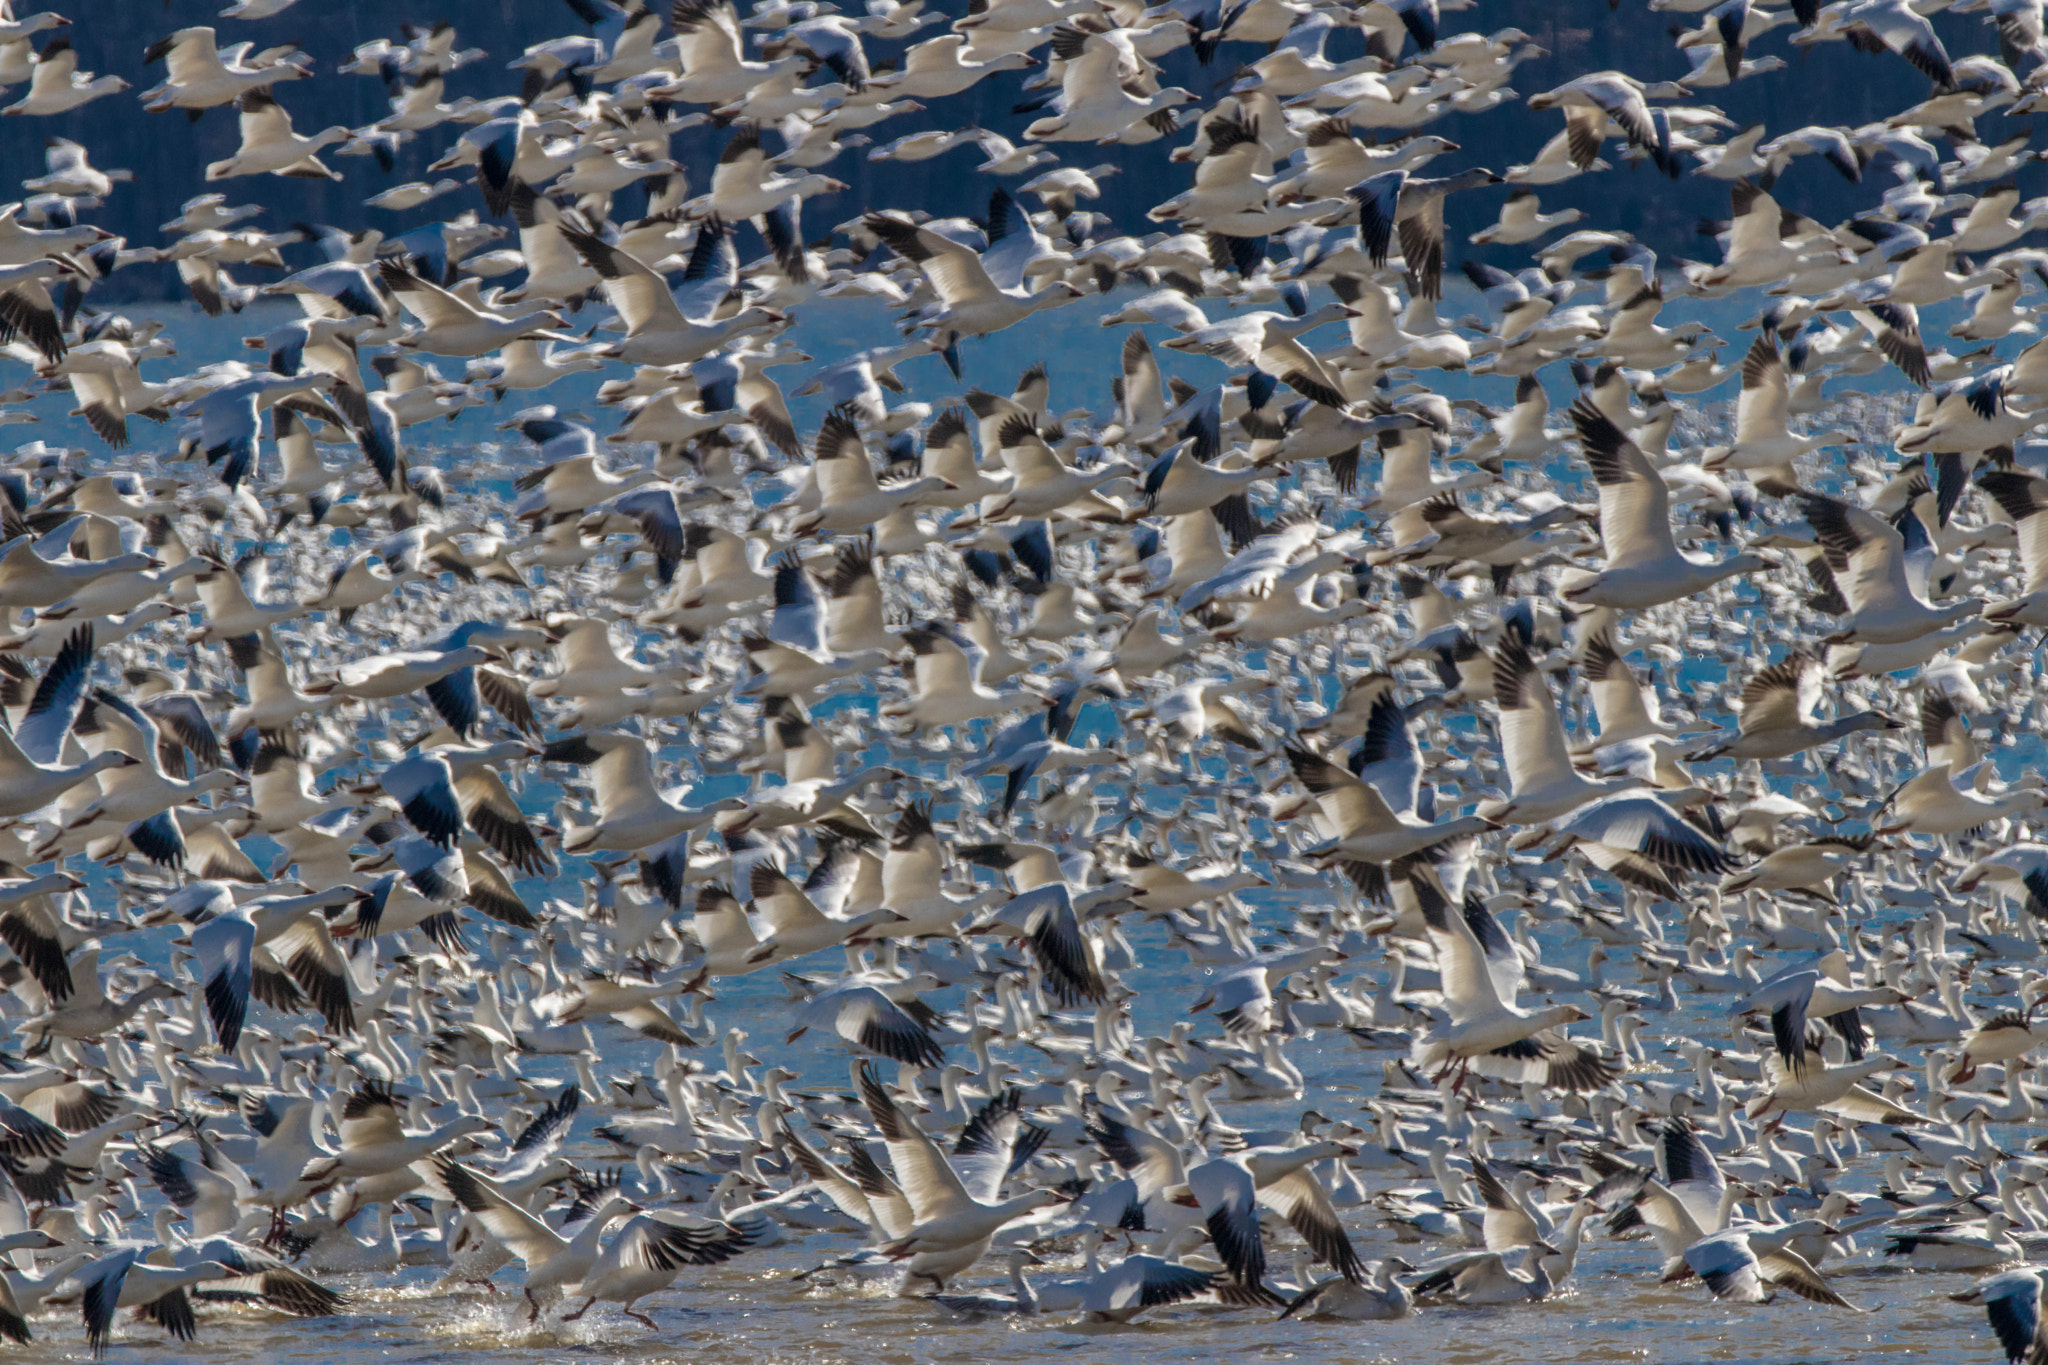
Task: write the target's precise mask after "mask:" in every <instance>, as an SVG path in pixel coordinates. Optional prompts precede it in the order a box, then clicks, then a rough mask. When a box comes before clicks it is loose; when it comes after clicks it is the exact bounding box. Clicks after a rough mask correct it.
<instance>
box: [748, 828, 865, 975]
mask: <svg viewBox="0 0 2048 1365" xmlns="http://www.w3.org/2000/svg"><path fill="white" fill-rule="evenodd" d="M860 857H861V855H860V852H859V850H858V849H856V848H855V847H853V846H852V845H851V844H848V843H845V842H842V841H834V842H832V843H829V844H823V845H821V848H820V852H819V858H818V865H817V866H816V867H814V868H812V869H811V874H810V876H809V877H807V878H806V879H805V880H804V884H803V885H802V886H798V885H797V884H796V883H795V882H793V881H791V880H790V879H789V878H788V877H787V876H785V875H783V873H782V871H781V870H780V869H778V868H777V867H776V866H775V865H774V864H773V863H768V862H760V863H756V864H755V865H754V871H753V876H752V878H751V880H750V882H749V890H750V891H751V892H752V893H753V897H754V908H755V910H756V911H757V912H759V913H760V915H761V917H762V918H763V919H765V920H766V921H767V922H768V925H769V928H770V929H771V931H772V933H771V936H770V937H768V938H766V939H763V940H762V942H761V946H760V947H758V948H756V949H755V950H754V951H753V952H752V953H750V954H749V955H748V956H749V958H759V959H761V960H763V961H769V962H785V961H788V960H790V959H792V958H798V957H804V956H806V955H808V954H810V953H814V952H818V951H820V950H822V949H825V948H834V947H838V946H840V945H842V944H854V943H861V942H865V941H866V940H867V939H868V938H869V937H870V931H871V930H873V929H875V928H877V927H878V926H883V925H887V924H890V923H893V922H895V920H896V918H897V916H896V914H895V912H893V911H890V910H870V911H868V912H867V913H865V914H862V915H856V916H854V917H852V918H851V919H842V918H840V917H839V912H840V911H841V910H842V909H843V908H844V906H845V903H846V898H847V894H848V893H849V892H850V891H851V890H852V889H853V878H854V875H855V873H856V872H858V870H859V866H858V865H859V862H860Z"/></svg>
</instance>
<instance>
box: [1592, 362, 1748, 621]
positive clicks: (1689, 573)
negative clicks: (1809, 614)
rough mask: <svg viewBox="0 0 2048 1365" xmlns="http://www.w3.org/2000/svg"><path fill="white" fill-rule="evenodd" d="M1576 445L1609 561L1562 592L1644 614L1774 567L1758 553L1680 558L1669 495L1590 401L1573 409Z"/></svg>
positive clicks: (1638, 452) (1641, 456)
mask: <svg viewBox="0 0 2048 1365" xmlns="http://www.w3.org/2000/svg"><path fill="white" fill-rule="evenodd" d="M1572 424H1573V426H1574V427H1575V428H1576V429H1577V431H1578V436H1579V448H1580V449H1581V450H1582V451H1583V452H1584V454H1585V457H1586V463H1587V465H1588V466H1590V467H1591V469H1592V471H1593V481H1594V482H1595V483H1596V484H1598V485H1599V488H1600V543H1601V545H1602V546H1603V547H1604V548H1605V549H1606V551H1607V562H1606V563H1605V564H1603V565H1602V566H1601V569H1600V572H1599V573H1598V574H1596V575H1595V576H1594V577H1593V578H1592V579H1590V580H1588V581H1586V582H1582V583H1578V584H1574V585H1573V586H1570V587H1568V588H1566V589H1565V593H1564V595H1565V596H1566V597H1567V598H1569V599H1570V600H1572V601H1574V602H1584V603H1586V604H1588V605H1590V606H1599V607H1617V608H1623V609H1627V610H1642V609H1644V608H1647V607H1655V606H1661V605H1663V604H1664V603H1666V602H1672V601H1676V600H1677V599H1679V598H1681V597H1691V596H1693V595H1695V594H1697V593H1701V592H1705V591H1706V590H1707V589H1709V588H1711V587H1713V586H1714V585H1715V584H1716V583H1719V582H1721V581H1723V580H1724V579H1728V578H1732V577H1734V576H1735V575H1737V574H1744V573H1755V572H1757V571H1758V570H1760V569H1767V568H1769V567H1771V565H1770V561H1769V560H1767V559H1765V558H1763V556H1761V555H1756V554H1739V555H1733V556H1730V557H1729V558H1727V559H1725V560H1722V561H1720V562H1718V563H1702V562H1700V561H1698V560H1695V559H1692V558H1690V557H1689V556H1687V555H1685V554H1682V553H1681V552H1680V551H1679V549H1678V545H1677V542H1676V541H1675V540H1674V539H1673V538H1672V534H1671V490H1670V488H1669V487H1667V486H1666V484H1665V482H1664V476H1663V475H1662V474H1661V473H1659V472H1658V471H1657V469H1656V467H1655V466H1654V465H1652V464H1651V463H1650V461H1649V459H1648V457H1646V456H1645V455H1644V454H1643V452H1642V449H1641V448H1640V447H1639V446H1637V445H1636V443H1635V442H1634V441H1631V440H1630V439H1629V438H1628V437H1627V436H1625V435H1623V434H1622V431H1621V429H1620V428H1619V427H1617V426H1615V425H1614V423H1613V422H1612V421H1611V420H1609V419H1608V417H1607V414H1605V413H1604V412H1602V411H1601V410H1600V408H1599V407H1598V406H1597V405H1596V404H1594V403H1593V402H1592V400H1591V399H1590V398H1581V399H1580V400H1579V401H1578V402H1577V403H1575V404H1573V405H1572Z"/></svg>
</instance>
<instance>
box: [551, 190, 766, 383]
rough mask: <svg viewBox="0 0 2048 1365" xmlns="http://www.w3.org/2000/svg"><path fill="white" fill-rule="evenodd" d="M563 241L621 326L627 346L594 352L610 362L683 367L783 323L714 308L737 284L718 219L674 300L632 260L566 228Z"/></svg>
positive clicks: (699, 244) (700, 237)
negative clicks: (599, 284) (598, 281)
mask: <svg viewBox="0 0 2048 1365" xmlns="http://www.w3.org/2000/svg"><path fill="white" fill-rule="evenodd" d="M562 235H563V236H564V237H566V238H567V239H568V241H569V245H570V246H572V247H574V248H575V249H576V254H577V255H579V256H581V257H582V258H583V260H584V263H585V264H587V265H588V266H589V267H590V268H591V269H592V270H595V271H596V272H597V273H598V275H599V276H600V277H601V278H602V279H603V281H604V292H605V298H606V300H607V301H608V302H609V303H610V304H611V306H612V308H613V309H614V310H615V311H616V312H617V313H618V317H619V321H620V322H622V323H623V324H625V328H626V336H625V339H624V340H622V341H617V342H613V343H611V344H609V345H607V346H605V347H604V348H602V350H601V351H600V352H599V353H600V354H601V355H603V356H605V357H606V358H608V359H616V360H625V361H627V362H629V363H632V364H636V365H687V364H689V363H691V362H693V361H697V360H702V359H703V358H704V357H705V356H708V355H710V354H712V353H713V352H714V351H716V350H718V349H719V348H720V347H721V346H723V345H725V343H726V342H728V341H730V340H732V339H733V338H734V337H737V336H740V335H743V334H745V333H747V332H757V331H760V330H761V329H762V328H765V327H771V326H777V325H780V324H781V323H782V322H784V321H785V319H784V317H783V315H782V314H781V313H778V312H776V311H775V310H774V309H772V308H763V307H760V306H757V305H756V306H749V307H745V308H741V309H739V310H737V311H735V312H733V313H731V314H730V315H723V314H721V312H720V311H719V304H720V303H721V302H722V301H723V300H724V298H725V297H726V295H727V293H728V292H729V291H730V290H731V289H732V288H733V287H734V285H736V284H737V282H738V281H737V274H738V260H737V257H736V256H734V254H733V250H732V244H731V234H730V233H729V231H728V230H727V229H726V227H725V225H724V224H723V223H722V222H720V221H719V220H718V219H716V218H710V219H706V220H705V221H704V222H703V223H702V224H700V225H699V226H698V229H697V237H696V240H695V242H694V243H693V244H692V245H691V248H690V259H689V264H688V265H687V266H686V267H685V268H684V271H683V288H682V289H681V290H679V291H676V292H673V293H672V292H670V290H669V286H668V281H667V280H666V279H664V278H663V277H662V276H661V275H660V274H658V273H656V272H655V270H654V269H653V268H652V267H650V266H649V265H647V264H646V263H644V262H642V261H641V260H640V259H639V258H638V257H636V256H634V255H633V254H632V253H631V252H629V251H626V250H624V249H623V248H620V247H617V246H614V245H612V244H610V243H607V242H606V241H604V240H603V239H602V238H601V237H598V236H597V235H596V234H594V233H589V232H583V231H580V230H577V229H573V228H569V227H567V226H564V227H563V229H562Z"/></svg>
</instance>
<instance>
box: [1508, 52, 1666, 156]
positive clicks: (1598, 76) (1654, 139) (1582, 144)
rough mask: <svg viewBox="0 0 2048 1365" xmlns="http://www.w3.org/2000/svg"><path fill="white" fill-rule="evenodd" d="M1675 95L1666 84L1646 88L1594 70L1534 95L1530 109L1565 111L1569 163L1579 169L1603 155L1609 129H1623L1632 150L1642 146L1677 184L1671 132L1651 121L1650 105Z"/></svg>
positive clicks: (1618, 74)
mask: <svg viewBox="0 0 2048 1365" xmlns="http://www.w3.org/2000/svg"><path fill="white" fill-rule="evenodd" d="M1675 93H1678V92H1677V90H1676V88H1675V87H1672V86H1670V85H1669V84H1668V83H1666V84H1662V85H1659V86H1656V87H1646V86H1644V84H1643V83H1642V82H1641V81H1638V80H1636V79H1634V78H1633V77H1630V76H1626V75H1623V74H1622V73H1621V72H1619V71H1595V72H1592V73H1590V74H1588V75H1584V76H1580V77H1577V78H1576V79H1573V80H1570V81H1567V82H1565V83H1564V84H1563V85H1560V86H1558V87H1557V88H1556V89H1553V90H1546V91H1544V92H1543V93H1542V94H1540V95H1531V96H1530V97H1529V108H1531V109H1533V110H1544V109H1559V110H1562V111H1563V112H1564V116H1565V131H1566V132H1567V133H1568V134H1569V139H1568V146H1569V147H1570V149H1571V155H1570V160H1571V162H1572V164H1574V165H1576V166H1577V167H1578V168H1579V169H1581V170H1585V169H1588V168H1590V167H1591V166H1592V164H1593V162H1594V161H1595V160H1596V159H1597V158H1598V157H1599V155H1600V144H1601V142H1603V141H1604V140H1605V139H1606V137H1607V135H1608V131H1609V129H1610V127H1611V128H1615V129H1619V130H1620V132H1621V135H1622V137H1623V138H1625V139H1626V140H1627V141H1628V144H1629V145H1630V146H1632V147H1636V148H1640V149H1641V150H1642V151H1643V152H1644V154H1646V155H1647V156H1649V157H1650V159H1651V160H1652V161H1653V162H1654V163H1655V164H1656V166H1657V169H1658V170H1661V171H1663V172H1665V173H1666V174H1667V175H1669V176H1671V178H1672V179H1674V180H1675V179H1677V178H1678V176H1679V173H1680V170H1681V169H1682V168H1681V167H1680V166H1679V164H1678V160H1677V158H1676V157H1675V156H1673V155H1672V152H1671V133H1670V129H1669V127H1668V125H1664V126H1660V124H1659V123H1658V121H1657V120H1656V119H1655V118H1654V117H1652V115H1651V112H1650V106H1649V103H1648V97H1650V96H1652V95H1657V96H1663V95H1667V94H1675Z"/></svg>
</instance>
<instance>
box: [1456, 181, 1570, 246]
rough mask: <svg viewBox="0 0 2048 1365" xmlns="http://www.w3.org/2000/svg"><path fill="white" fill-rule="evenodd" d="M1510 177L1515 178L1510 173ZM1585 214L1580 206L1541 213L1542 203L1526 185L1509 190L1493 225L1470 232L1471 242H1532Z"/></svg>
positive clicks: (1505, 243)
mask: <svg viewBox="0 0 2048 1365" xmlns="http://www.w3.org/2000/svg"><path fill="white" fill-rule="evenodd" d="M1508 178H1509V179H1510V180H1512V179H1513V178H1514V176H1513V174H1512V173H1510V175H1509V177H1508ZM1585 216H1586V215H1585V213H1584V212H1583V211H1582V210H1580V209H1564V210H1561V211H1560V212H1557V213H1545V212H1543V205H1542V203H1541V202H1540V201H1539V200H1538V199H1537V197H1536V191H1534V190H1532V189H1528V188H1526V187H1524V188H1521V189H1517V190H1515V191H1513V192H1512V193H1510V194H1509V195H1508V197H1507V199H1506V200H1505V201H1503V202H1502V204H1501V206H1500V220H1499V221H1498V222H1496V223H1495V224H1494V225H1493V226H1492V227H1489V228H1484V229H1482V230H1480V231H1478V232H1475V233H1473V234H1472V237H1471V240H1472V242H1473V243H1474V244H1476V245H1480V246H1488V245H1495V244H1498V245H1500V246H1521V245H1522V244H1524V243H1526V242H1533V241H1535V240H1536V239H1537V238H1538V237H1541V236H1543V234H1545V233H1546V232H1550V231H1553V230H1555V229H1557V228H1561V227H1570V226H1571V225H1572V224H1573V223H1576V222H1578V221H1579V220H1580V219H1582V218H1584V217H1585Z"/></svg>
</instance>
